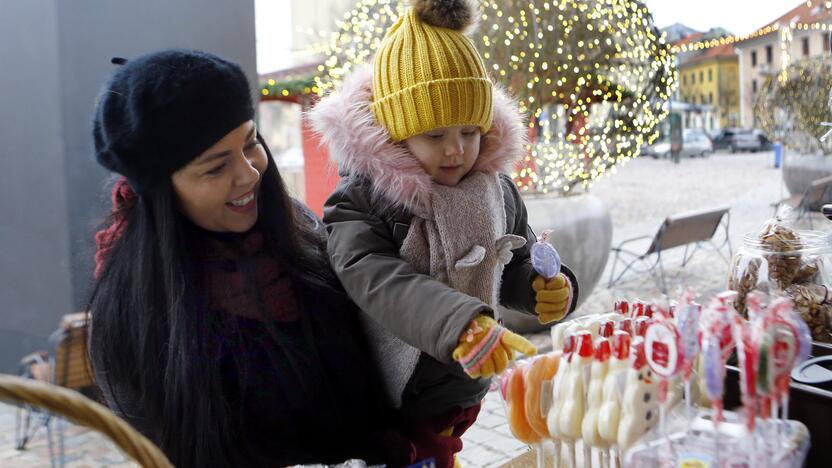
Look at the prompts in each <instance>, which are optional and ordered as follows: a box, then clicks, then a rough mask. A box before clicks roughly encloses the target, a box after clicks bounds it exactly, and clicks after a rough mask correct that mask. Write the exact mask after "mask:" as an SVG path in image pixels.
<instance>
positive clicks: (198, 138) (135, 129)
mask: <svg viewBox="0 0 832 468" xmlns="http://www.w3.org/2000/svg"><path fill="white" fill-rule="evenodd" d="M113 63H124V62H123V61H120V62H117V61H115V59H114V62H113ZM253 118H254V107H253V104H252V101H251V93H250V88H249V85H248V80H247V79H246V76H245V74H244V73H243V71H242V70H241V69H240V67H239V66H238V65H237V64H235V63H232V62H229V61H227V60H224V59H222V58H220V57H217V56H215V55H212V54H209V53H206V52H200V51H193V50H180V49H173V50H164V51H160V52H154V53H150V54H147V55H143V56H140V57H137V58H134V59H130V60H129V61H127V62H126V63H125V64H124V65H122V66H121V67H119V69H118V70H116V72H115V73H113V75H112V77H111V78H110V80H109V81H108V82H107V84H106V85H105V86H104V88H103V89H102V91H101V93H100V95H99V98H98V103H97V106H96V111H95V119H94V122H93V138H94V140H95V154H96V159H97V160H98V162H99V163H100V164H101V165H102V166H104V167H106V168H107V169H109V170H111V171H113V172H117V173H119V174H121V175H123V176H125V177H126V178H127V180H128V181H129V182H130V185H131V186H132V187H133V189H134V190H136V191H137V192H141V191H143V190H146V189H148V188H150V187H152V186H153V185H155V184H156V183H158V182H159V181H160V180H163V179H165V178H167V177H169V176H170V175H171V174H172V173H174V172H176V171H177V170H178V169H180V168H182V167H183V166H185V165H187V164H188V163H189V162H190V161H192V160H193V159H195V158H196V157H197V156H199V155H200V154H201V153H202V152H203V151H205V150H207V149H208V148H210V147H211V146H213V145H214V144H215V143H216V142H217V141H219V140H220V139H222V138H223V137H224V136H225V135H227V134H228V133H229V132H230V131H232V130H234V129H235V128H237V127H239V126H240V125H241V124H243V123H244V122H246V121H248V120H251V119H253Z"/></svg>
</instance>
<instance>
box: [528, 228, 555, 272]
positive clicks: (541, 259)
mask: <svg viewBox="0 0 832 468" xmlns="http://www.w3.org/2000/svg"><path fill="white" fill-rule="evenodd" d="M551 233H552V231H551V230H545V231H543V232H542V233H541V234H540V237H539V238H538V240H537V242H535V243H534V244H532V248H531V258H532V267H533V268H534V270H535V271H536V272H537V274H538V275H540V276H542V277H543V278H545V279H547V280H550V279H552V278H554V277H555V276H557V274H558V273H560V265H561V263H560V255H559V254H558V251H557V250H555V248H554V247H553V246H552V244H550V243H549V242H548V240H549V235H550V234H551Z"/></svg>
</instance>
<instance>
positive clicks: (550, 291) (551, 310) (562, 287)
mask: <svg viewBox="0 0 832 468" xmlns="http://www.w3.org/2000/svg"><path fill="white" fill-rule="evenodd" d="M532 289H534V290H535V292H536V293H537V295H536V299H537V305H535V306H534V311H535V312H537V320H538V321H539V322H540V323H542V324H547V323H551V322H554V321H556V320H560V319H562V318H563V317H564V316H565V315H566V312H567V311H568V310H569V304H570V303H571V302H572V283H570V282H569V278H567V277H566V275H564V274H563V273H558V274H557V276H555V277H554V278H552V279H550V280H549V281H546V280H545V279H544V278H543V277H542V276H538V277H537V278H535V280H534V281H533V282H532Z"/></svg>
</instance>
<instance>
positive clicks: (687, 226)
mask: <svg viewBox="0 0 832 468" xmlns="http://www.w3.org/2000/svg"><path fill="white" fill-rule="evenodd" d="M730 222H731V214H730V208H729V207H721V208H716V209H709V210H702V211H692V212H688V213H680V214H677V215H673V216H669V217H667V219H665V221H664V223H662V225H661V227H659V230H658V231H657V232H656V234H655V235H653V236H638V237H634V238H632V239H626V240H624V241H623V242H621V243H620V244H618V245H617V246H615V247H613V248H612V251H613V252H614V253H615V255H614V256H613V259H612V262H613V263H612V268H611V269H610V280H609V284H608V287H612V286H613V285H615V284H616V283H618V281H619V280H621V278H622V277H623V276H624V274H625V273H627V272H628V271H630V270H631V269H632V270H634V271H637V272H639V273H651V274H655V273H656V270H658V275H657V278H658V283H659V289H661V291H662V292H663V293H667V284H666V281H665V272H664V264H663V263H662V253H663V252H664V251H666V250H669V249H672V248H675V247H681V246H685V253H684V255H683V256H682V267H683V268H684V267H685V266H686V265H687V264H688V262H689V261H690V260H691V259H692V258H693V255H694V254H695V253H696V252H698V251H699V250H701V249H709V250H713V251H716V252H717V253H719V255H720V257H722V259H723V260H725V262H726V263H728V264H730V261H731V256H732V255H733V252H732V248H731V239H730V237H729V235H728V233H729V228H730ZM720 226H723V228H724V232H725V239H723V240H718V241H716V242H715V241H714V235H715V234H716V232H717V230H718V228H719V227H720ZM645 239H652V241H651V242H650V246H649V247H648V248H647V249H646V250H643V251H634V250H630V249H625V248H624V247H625V246H626V245H628V244H632V243H633V242H636V241H640V240H645ZM726 245H727V246H728V256H727V257H726V256H725V255H723V253H722V249H723V248H724V247H725V246H726ZM691 246H692V247H693V249H692V250H690V248H691ZM619 261H621V262H622V263H624V269H623V270H622V271H621V272H620V273H619V274H618V276H616V275H615V269H616V267H617V266H618V262H619ZM637 265H644V266H645V268H643V269H639V268H638V267H637Z"/></svg>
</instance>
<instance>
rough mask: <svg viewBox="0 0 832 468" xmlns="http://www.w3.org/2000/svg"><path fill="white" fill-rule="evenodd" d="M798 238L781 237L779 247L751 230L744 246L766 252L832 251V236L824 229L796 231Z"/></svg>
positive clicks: (793, 253)
mask: <svg viewBox="0 0 832 468" xmlns="http://www.w3.org/2000/svg"><path fill="white" fill-rule="evenodd" d="M794 232H795V234H797V236H796V237H797V238H796V239H786V238H779V239H777V243H778V244H779V247H778V248H775V247H774V246H773V245H772V244H771V243H769V242H766V241H764V240H763V239H761V238H760V234H759V233H757V232H750V233H748V234H746V235H745V236H744V237H743V246H744V247H745V248H746V249H748V250H751V251H756V252H758V253H765V254H783V255H790V254H791V255H796V254H800V255H804V254H824V253H830V252H832V236H830V233H827V232H823V231H794Z"/></svg>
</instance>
